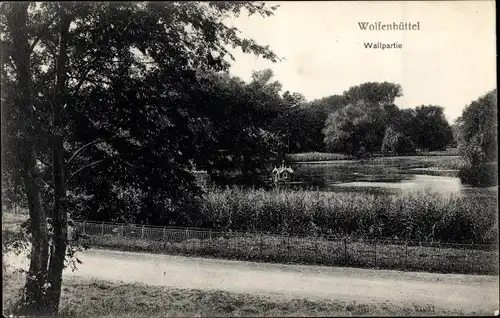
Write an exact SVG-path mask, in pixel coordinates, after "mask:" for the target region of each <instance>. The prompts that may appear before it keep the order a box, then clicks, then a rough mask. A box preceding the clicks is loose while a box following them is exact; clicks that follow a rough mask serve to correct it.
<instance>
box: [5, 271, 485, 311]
mask: <svg viewBox="0 0 500 318" xmlns="http://www.w3.org/2000/svg"><path fill="white" fill-rule="evenodd" d="M5 281H6V283H4V287H6V289H4V314H7V315H8V314H10V313H11V309H12V304H13V303H15V301H16V297H17V296H16V295H17V294H18V293H19V289H20V288H21V286H22V282H23V278H22V275H21V274H12V273H11V274H9V275H8V276H7V277H6V276H5V273H4V282H5ZM60 314H61V315H68V316H85V317H95V316H117V317H123V316H126V317H139V316H140V317H144V316H161V317H205V316H210V317H235V316H238V317H244V316H270V317H272V316H309V317H310V316H330V317H332V316H438V315H450V316H451V315H464V314H477V315H481V314H486V313H481V312H471V313H463V312H461V311H458V310H457V311H448V310H444V309H440V308H435V307H433V306H420V305H413V306H400V305H398V304H391V303H388V302H385V303H376V304H373V303H370V304H364V303H356V302H344V301H336V300H308V299H300V298H296V299H287V298H284V297H283V298H281V297H277V296H272V297H271V296H264V295H255V294H236V293H228V292H223V291H215V290H214V291H202V290H193V289H176V288H169V287H157V286H148V285H143V284H125V283H120V282H109V281H101V280H94V279H82V278H65V280H64V281H63V288H62V295H61V305H60Z"/></svg>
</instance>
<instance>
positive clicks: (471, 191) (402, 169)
mask: <svg viewBox="0 0 500 318" xmlns="http://www.w3.org/2000/svg"><path fill="white" fill-rule="evenodd" d="M293 168H294V170H295V174H294V177H293V179H292V182H291V184H290V185H289V186H290V187H292V188H315V189H320V190H324V191H335V192H369V193H384V194H396V193H401V192H412V191H426V190H431V191H433V192H439V193H442V194H459V195H460V194H462V195H477V194H479V195H484V194H486V195H491V194H493V195H495V194H496V193H497V192H496V191H497V188H496V187H493V188H478V187H471V186H467V185H464V184H462V182H461V180H460V178H458V170H453V169H440V168H438V167H432V166H431V167H428V166H427V167H425V166H424V167H415V165H413V164H412V165H408V164H407V165H404V164H403V163H402V162H401V161H398V162H396V161H394V164H387V162H385V163H384V164H377V163H372V162H361V161H345V162H344V161H342V162H340V161H339V162H335V163H331V164H330V163H329V164H296V165H294V166H293Z"/></svg>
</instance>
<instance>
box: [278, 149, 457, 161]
mask: <svg viewBox="0 0 500 318" xmlns="http://www.w3.org/2000/svg"><path fill="white" fill-rule="evenodd" d="M447 156H451V157H454V156H459V153H458V149H457V148H449V149H446V150H443V151H418V152H416V153H415V154H413V155H411V157H447ZM369 157H373V158H384V157H388V158H405V157H407V156H396V155H395V156H388V155H387V154H382V153H380V154H371V155H369ZM354 158H355V157H354V156H351V155H347V154H342V153H330V152H303V153H290V154H286V156H285V159H287V160H288V161H292V162H314V161H335V160H349V159H354Z"/></svg>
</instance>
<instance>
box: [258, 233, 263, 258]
mask: <svg viewBox="0 0 500 318" xmlns="http://www.w3.org/2000/svg"><path fill="white" fill-rule="evenodd" d="M259 258H260V259H262V232H260V236H259Z"/></svg>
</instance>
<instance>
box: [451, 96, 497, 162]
mask: <svg viewBox="0 0 500 318" xmlns="http://www.w3.org/2000/svg"><path fill="white" fill-rule="evenodd" d="M496 94H497V92H496V89H494V90H492V91H490V92H488V93H487V94H485V95H483V96H481V97H479V98H478V99H477V100H475V101H473V102H472V103H470V104H469V105H468V106H466V108H465V109H464V111H463V112H462V116H460V117H459V118H458V119H457V121H456V125H457V133H456V134H457V139H458V140H457V141H458V148H459V151H460V153H461V154H462V156H463V157H464V158H465V159H466V160H467V161H468V162H469V163H470V164H471V165H477V164H481V163H486V162H494V161H496V160H497V143H498V137H497V133H498V124H497V96H496Z"/></svg>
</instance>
